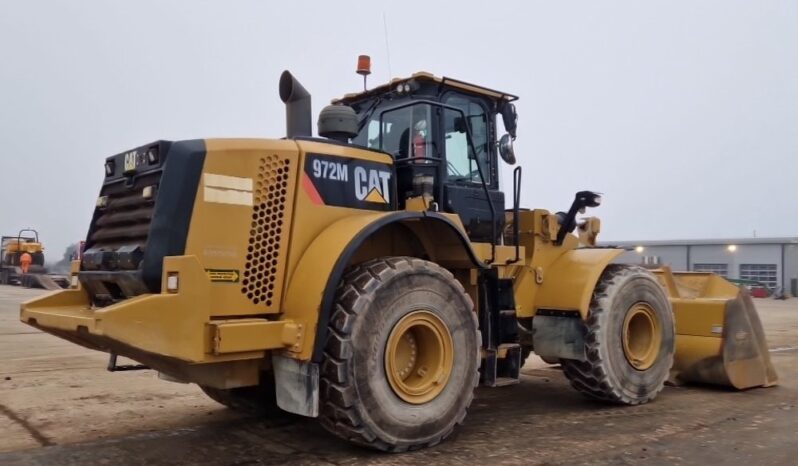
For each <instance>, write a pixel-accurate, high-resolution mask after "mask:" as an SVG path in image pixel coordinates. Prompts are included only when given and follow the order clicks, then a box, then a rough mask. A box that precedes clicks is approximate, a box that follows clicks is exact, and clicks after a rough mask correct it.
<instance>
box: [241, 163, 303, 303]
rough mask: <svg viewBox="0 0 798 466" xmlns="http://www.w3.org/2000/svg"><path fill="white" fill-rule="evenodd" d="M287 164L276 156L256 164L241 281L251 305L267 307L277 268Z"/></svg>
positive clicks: (286, 190) (270, 301) (282, 223)
mask: <svg viewBox="0 0 798 466" xmlns="http://www.w3.org/2000/svg"><path fill="white" fill-rule="evenodd" d="M290 163H291V161H290V160H289V159H283V158H280V157H278V156H277V155H270V156H267V157H264V158H262V159H261V160H260V166H259V167H258V176H257V181H256V183H255V192H254V195H255V204H254V205H253V208H252V227H251V229H250V231H249V247H248V248H247V264H246V268H245V269H244V278H243V280H242V281H241V285H242V286H241V293H243V294H245V295H246V296H247V298H249V299H250V300H251V301H252V302H253V303H255V304H260V303H264V304H265V305H266V306H267V307H270V306H271V305H272V304H273V302H274V298H275V295H276V294H277V292H276V291H275V286H276V279H277V270H278V268H280V264H279V257H280V251H279V248H280V239H281V237H282V233H283V230H284V228H286V227H287V225H285V224H284V222H285V214H286V212H285V208H286V207H285V206H286V194H287V192H288V175H289V169H290Z"/></svg>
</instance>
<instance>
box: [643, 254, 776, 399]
mask: <svg viewBox="0 0 798 466" xmlns="http://www.w3.org/2000/svg"><path fill="white" fill-rule="evenodd" d="M654 273H655V274H656V275H657V278H658V279H659V280H660V282H661V283H662V285H663V286H664V287H665V289H666V290H667V291H668V294H669V295H670V301H671V305H672V306H673V314H674V320H675V323H676V351H675V355H674V363H673V370H672V373H671V379H672V382H674V383H676V384H679V383H685V382H697V383H707V384H713V385H722V386H727V387H734V388H736V389H738V390H742V389H746V388H753V387H769V386H772V385H776V383H777V381H778V377H777V375H776V370H775V369H774V368H773V364H772V363H771V361H770V353H769V352H768V346H767V341H766V340H765V331H764V329H763V328H762V322H761V321H760V320H759V315H758V314H757V312H756V308H755V307H754V302H753V300H752V299H751V295H750V294H749V293H748V290H746V289H745V288H738V287H737V286H735V285H733V284H732V283H730V282H728V281H726V280H725V279H723V278H722V277H720V276H718V275H715V274H711V273H701V272H671V271H670V269H667V268H663V269H659V270H655V271H654Z"/></svg>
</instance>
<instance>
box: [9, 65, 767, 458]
mask: <svg viewBox="0 0 798 466" xmlns="http://www.w3.org/2000/svg"><path fill="white" fill-rule="evenodd" d="M279 87H280V96H281V98H282V100H283V101H284V102H285V104H286V107H287V109H286V112H287V117H286V119H287V126H288V131H287V133H288V134H287V137H285V138H283V139H204V140H191V141H175V142H168V141H159V142H156V143H152V144H147V145H144V146H141V147H138V148H135V149H132V150H129V151H126V152H123V153H121V154H117V155H115V156H112V157H109V158H107V159H106V161H105V181H104V182H103V186H102V188H101V190H100V195H99V198H98V200H97V204H96V209H95V212H94V216H93V218H92V221H91V224H90V226H89V231H88V236H87V240H86V246H85V248H86V250H85V252H84V255H83V258H82V260H81V261H76V262H74V263H73V269H72V274H73V276H74V277H76V280H75V281H76V282H78V283H77V284H76V286H74V287H73V288H72V289H69V290H66V291H63V292H60V293H56V294H53V295H50V296H47V297H44V298H40V299H35V300H32V301H29V302H27V303H25V304H23V306H22V309H21V319H22V321H23V322H26V323H28V324H30V325H33V326H35V327H37V328H40V329H43V330H44V331H46V332H50V333H52V334H54V335H58V336H60V337H62V338H66V339H68V340H70V341H73V342H75V343H78V344H81V345H84V346H86V347H89V348H94V349H97V350H101V351H106V352H109V353H111V355H112V363H111V364H110V368H111V369H114V368H115V363H114V361H115V358H116V355H123V356H127V357H130V358H132V359H135V360H137V361H139V362H141V363H143V364H145V365H146V366H148V367H151V368H153V369H156V370H158V371H160V372H162V373H163V374H165V375H166V376H168V377H169V378H172V379H175V380H180V381H185V382H193V383H197V384H198V385H199V386H200V387H201V388H202V389H203V390H204V391H205V392H206V393H207V394H208V395H209V396H210V397H211V398H213V399H215V400H217V401H219V402H221V403H223V404H226V405H228V406H231V407H234V408H248V409H257V410H260V411H265V412H272V413H275V412H279V410H284V411H289V412H292V413H297V414H301V415H305V416H311V417H319V418H320V419H321V421H322V423H323V424H324V426H325V427H326V428H327V429H329V430H330V432H332V433H333V434H335V435H338V436H340V437H343V438H345V439H347V440H349V441H352V442H355V443H357V444H361V445H366V446H369V447H372V448H376V449H380V450H385V451H404V450H408V449H415V448H421V447H425V446H432V445H435V444H437V443H438V442H440V441H441V440H443V439H444V438H446V437H447V436H448V435H449V434H451V432H452V430H453V429H454V428H455V427H456V425H457V424H460V423H462V422H463V420H464V418H465V416H466V410H467V408H468V407H469V405H470V403H471V400H472V398H473V393H474V387H475V386H477V385H479V384H481V385H484V386H488V387H498V386H503V385H509V384H514V383H517V382H518V380H519V371H520V368H521V366H522V365H523V362H524V359H525V357H526V356H527V355H529V354H530V353H531V352H534V353H536V354H538V355H540V356H541V357H543V358H544V359H546V360H548V361H555V362H559V363H560V364H561V365H562V368H563V370H564V373H565V375H566V376H567V377H568V379H569V380H570V381H571V384H572V385H573V387H574V388H575V389H577V390H578V391H580V392H581V393H583V394H585V395H586V396H588V397H591V398H594V399H598V400H603V401H607V402H610V403H616V404H623V405H637V404H641V403H646V402H649V401H651V400H653V399H654V398H655V397H656V396H657V394H658V393H659V392H660V391H661V390H662V388H663V385H664V383H665V382H666V380H667V379H668V378H669V377H670V376H672V375H673V376H675V377H676V378H678V379H680V380H683V381H699V382H709V383H718V384H722V385H731V386H735V387H738V388H747V387H753V386H767V385H771V384H773V383H775V380H776V376H775V373H774V372H773V370H772V366H771V365H770V362H769V360H768V353H767V349H766V346H765V341H764V336H763V334H762V328H761V325H760V324H759V322H758V320H757V319H756V312H755V310H754V309H753V307H752V305H751V301H750V299H749V298H748V297H747V296H746V295H745V293H743V292H740V291H739V290H738V289H737V288H736V287H733V286H731V285H729V284H728V282H725V281H724V280H723V279H721V278H720V277H716V276H709V275H702V276H700V277H697V278H696V277H691V276H683V275H679V274H673V273H671V272H670V271H668V270H661V271H659V272H657V273H658V275H655V274H654V273H652V272H650V271H647V270H644V269H642V268H639V267H632V266H626V265H619V264H614V263H613V261H614V259H615V258H617V257H618V256H619V255H620V254H621V252H622V251H621V250H619V249H615V248H607V247H597V246H596V237H597V235H598V233H599V230H600V222H599V220H598V219H597V218H594V217H590V218H586V219H582V220H578V219H577V216H578V215H579V214H580V213H584V212H585V210H586V209H589V208H595V207H598V206H599V205H600V202H601V198H600V197H599V195H598V194H596V193H594V192H591V191H580V192H578V193H577V194H576V196H575V198H574V200H573V203H572V205H571V206H570V208H569V209H568V210H567V211H564V212H558V213H555V212H550V211H547V210H543V209H535V210H527V209H522V208H521V207H520V206H519V199H520V195H519V194H520V189H521V186H522V183H521V169H520V167H519V168H516V169H515V172H514V178H513V186H512V192H511V196H512V198H511V202H510V204H511V205H512V208H511V209H509V210H505V194H504V191H502V190H501V187H500V185H499V161H500V159H503V160H504V161H506V162H508V163H515V155H514V152H513V140H514V139H515V137H516V130H517V124H516V122H517V117H516V109H515V106H514V104H513V101H515V100H516V99H517V98H516V97H515V96H513V95H512V94H509V93H506V92H501V91H496V90H493V89H488V88H485V87H482V86H477V85H474V84H469V83H466V82H463V81H459V80H455V79H450V78H438V77H435V76H433V75H431V74H428V73H416V74H414V75H412V76H411V77H409V78H405V79H395V80H393V81H391V82H390V83H388V84H385V85H381V86H378V87H376V88H373V89H371V90H366V91H364V92H360V93H356V94H350V95H346V96H344V97H343V98H341V99H336V100H334V101H333V105H331V106H327V107H325V108H324V109H323V110H322V111H321V114H320V116H319V121H318V134H319V136H320V137H313V136H312V134H311V108H310V95H309V94H308V93H307V91H305V89H304V88H303V87H302V86H301V85H300V84H299V82H298V81H297V80H296V79H294V77H293V76H292V75H291V74H290V73H288V72H285V73H283V75H282V77H281V79H280V86H279ZM499 119H501V121H502V122H503V126H504V128H505V130H506V132H507V134H505V135H503V136H502V137H498V134H499V126H498V123H497V121H498V120H499ZM672 369H675V371H676V372H675V373H674V374H671V370H672Z"/></svg>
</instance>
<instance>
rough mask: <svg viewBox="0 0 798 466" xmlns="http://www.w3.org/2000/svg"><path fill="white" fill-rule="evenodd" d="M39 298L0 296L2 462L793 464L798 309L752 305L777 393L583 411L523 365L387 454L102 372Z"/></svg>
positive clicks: (146, 380) (296, 423) (174, 388)
mask: <svg viewBox="0 0 798 466" xmlns="http://www.w3.org/2000/svg"><path fill="white" fill-rule="evenodd" d="M39 293H41V291H35V290H26V289H20V288H15V287H8V286H2V285H0V464H2V465H28V464H40V465H88V464H114V465H138V464H141V465H144V464H147V465H152V464H208V465H211V464H213V465H215V464H229V465H245V464H247V465H249V464H286V463H291V464H325V463H331V464H364V463H368V464H429V463H435V464H496V463H502V464H595V465H600V464H700V463H704V464H743V463H745V464H751V465H753V464H795V462H796V459H795V458H796V457H798V419H796V412H798V299H792V300H789V301H772V300H757V306H758V308H759V311H760V315H761V317H762V320H763V322H764V325H765V331H766V333H767V334H768V338H769V344H770V347H771V355H772V357H773V362H774V364H775V366H776V369H777V371H778V372H779V376H780V385H779V386H778V387H775V388H769V389H755V390H749V391H746V392H733V391H729V390H721V389H716V388H708V387H679V388H676V387H666V389H665V390H664V391H663V393H662V394H661V396H660V397H659V398H657V400H655V401H654V402H653V403H650V404H647V405H644V406H638V407H631V408H629V407H614V406H606V405H602V404H599V403H594V402H591V401H589V400H586V399H585V398H583V397H582V396H581V395H579V394H578V393H576V392H575V391H573V390H572V389H571V388H570V387H569V386H568V384H567V382H566V381H565V379H564V377H563V375H562V374H561V373H560V371H558V370H556V369H555V368H551V367H546V366H545V365H542V364H540V363H535V362H532V363H529V364H527V366H526V367H525V368H524V370H523V372H524V375H523V377H522V380H521V383H520V384H519V385H516V386H511V387H505V388H497V389H486V388H480V389H479V390H478V392H477V398H476V400H475V401H474V404H473V405H472V407H471V410H470V411H469V415H468V417H467V419H466V423H465V425H464V426H462V427H461V428H460V429H459V430H457V431H456V433H455V434H454V435H453V436H452V437H451V438H450V439H449V440H448V441H446V442H445V443H443V444H442V445H440V446H438V447H435V448H432V449H427V450H422V451H419V452H415V453H409V454H403V455H385V454H378V453H374V452H370V451H365V450H362V449H359V448H356V447H352V446H349V445H347V444H346V443H344V442H341V441H338V440H337V439H335V438H333V437H332V436H330V435H328V434H327V433H326V432H325V431H324V430H323V429H322V428H321V427H320V426H318V425H317V423H316V422H315V421H314V420H312V419H305V418H297V417H291V418H283V419H258V418H251V417H246V416H242V415H240V414H237V413H234V412H231V411H229V410H227V409H225V408H223V407H222V406H220V405H218V404H216V403H215V402H213V401H211V400H209V399H208V398H207V397H205V395H203V394H202V392H200V390H199V389H198V388H197V387H196V386H194V385H182V384H176V383H171V382H167V381H163V380H159V379H158V377H157V375H156V374H155V373H154V372H152V371H148V370H145V371H132V372H121V373H110V372H107V371H106V370H105V365H106V363H107V358H106V355H105V354H102V353H97V352H93V351H90V350H86V349H83V348H80V347H78V346H75V345H73V344H71V343H68V342H66V341H62V340H60V339H58V338H56V337H53V336H50V335H47V334H44V333H41V332H39V331H37V330H35V329H33V328H30V327H28V326H26V325H23V324H21V323H20V322H19V320H18V312H19V303H20V302H21V301H24V300H25V299H28V298H31V297H34V296H37V295H38V294H39Z"/></svg>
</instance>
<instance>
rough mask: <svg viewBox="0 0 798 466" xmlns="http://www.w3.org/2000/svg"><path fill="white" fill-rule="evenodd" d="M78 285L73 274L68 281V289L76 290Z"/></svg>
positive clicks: (76, 278) (76, 277)
mask: <svg viewBox="0 0 798 466" xmlns="http://www.w3.org/2000/svg"><path fill="white" fill-rule="evenodd" d="M78 283H79V282H78V276H77V275H75V274H72V276H71V277H70V279H69V286H70V288H77V287H78Z"/></svg>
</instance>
